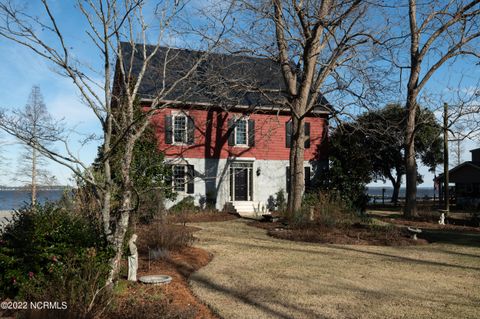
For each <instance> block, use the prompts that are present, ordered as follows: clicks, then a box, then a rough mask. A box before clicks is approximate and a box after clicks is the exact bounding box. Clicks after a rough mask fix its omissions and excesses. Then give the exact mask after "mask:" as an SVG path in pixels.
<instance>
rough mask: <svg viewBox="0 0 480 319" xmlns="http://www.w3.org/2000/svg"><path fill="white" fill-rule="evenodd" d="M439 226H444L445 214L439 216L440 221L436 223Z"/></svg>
mask: <svg viewBox="0 0 480 319" xmlns="http://www.w3.org/2000/svg"><path fill="white" fill-rule="evenodd" d="M438 223H439V224H440V225H445V214H444V213H442V215H440V220H439V221H438Z"/></svg>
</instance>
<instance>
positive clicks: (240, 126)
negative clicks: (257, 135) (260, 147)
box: [235, 119, 248, 145]
mask: <svg viewBox="0 0 480 319" xmlns="http://www.w3.org/2000/svg"><path fill="white" fill-rule="evenodd" d="M235 144H236V145H248V121H247V120H246V119H239V120H237V122H236V123H235Z"/></svg>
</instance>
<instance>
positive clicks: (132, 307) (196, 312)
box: [106, 214, 218, 319]
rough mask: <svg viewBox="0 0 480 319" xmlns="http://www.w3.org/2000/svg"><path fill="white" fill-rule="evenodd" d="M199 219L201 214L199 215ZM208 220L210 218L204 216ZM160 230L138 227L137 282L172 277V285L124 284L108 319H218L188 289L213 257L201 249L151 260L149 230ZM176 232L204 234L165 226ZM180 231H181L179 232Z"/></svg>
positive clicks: (177, 226) (183, 227)
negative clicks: (195, 273)
mask: <svg viewBox="0 0 480 319" xmlns="http://www.w3.org/2000/svg"><path fill="white" fill-rule="evenodd" d="M195 215H197V214H195ZM203 218H204V219H206V218H207V216H203ZM152 227H156V224H155V223H152V224H150V225H139V226H137V229H136V232H137V234H139V241H138V243H137V247H138V251H139V254H140V256H139V268H138V273H137V278H139V277H141V276H145V275H159V274H160V275H168V276H171V277H172V281H171V282H170V283H169V284H166V285H145V284H142V283H140V282H137V283H134V282H129V281H127V280H126V277H125V278H124V279H122V280H120V283H119V286H120V287H122V288H119V290H120V291H119V292H118V293H117V295H116V297H115V300H114V302H113V305H114V307H113V309H112V310H111V311H109V312H108V313H107V314H106V318H132V319H133V318H141V319H149V318H152V319H153V318H205V319H213V318H218V317H217V316H216V315H215V314H214V313H213V312H212V311H211V310H210V309H209V308H208V307H207V306H206V305H205V304H203V303H202V302H201V301H200V300H199V299H198V298H197V297H195V296H194V295H193V293H192V291H191V290H190V287H189V285H188V278H189V277H190V275H191V274H192V273H193V272H195V271H197V270H198V269H200V268H202V267H204V266H205V265H207V264H208V263H209V262H210V261H211V260H212V258H213V256H212V255H211V254H210V253H208V252H207V251H205V250H203V249H200V248H197V247H191V246H187V247H183V248H180V249H176V250H174V251H170V252H168V254H167V255H166V256H165V257H163V258H159V259H155V260H153V259H150V260H149V257H148V250H147V249H146V248H145V247H144V246H145V244H146V243H148V238H145V237H148V234H151V233H150V232H149V230H151V228H152ZM164 227H169V228H170V229H173V230H174V232H180V231H183V232H185V231H187V232H191V233H194V232H196V231H198V230H200V229H199V228H197V227H192V226H183V225H178V224H172V223H171V222H169V223H167V224H166V225H164ZM177 228H178V230H177ZM123 267H124V269H128V264H127V261H126V260H124V261H123Z"/></svg>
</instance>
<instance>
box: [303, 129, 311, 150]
mask: <svg viewBox="0 0 480 319" xmlns="http://www.w3.org/2000/svg"><path fill="white" fill-rule="evenodd" d="M304 146H305V148H310V123H305V144H304Z"/></svg>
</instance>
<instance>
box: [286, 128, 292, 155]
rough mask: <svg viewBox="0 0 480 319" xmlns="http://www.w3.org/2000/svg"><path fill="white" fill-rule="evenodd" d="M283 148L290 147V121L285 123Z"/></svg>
mask: <svg viewBox="0 0 480 319" xmlns="http://www.w3.org/2000/svg"><path fill="white" fill-rule="evenodd" d="M285 147H286V148H291V147H292V121H288V122H287V123H285Z"/></svg>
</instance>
